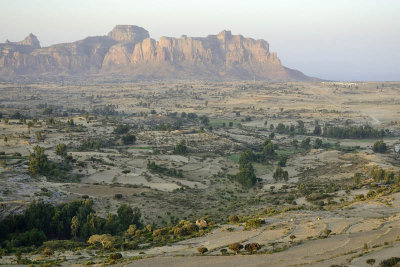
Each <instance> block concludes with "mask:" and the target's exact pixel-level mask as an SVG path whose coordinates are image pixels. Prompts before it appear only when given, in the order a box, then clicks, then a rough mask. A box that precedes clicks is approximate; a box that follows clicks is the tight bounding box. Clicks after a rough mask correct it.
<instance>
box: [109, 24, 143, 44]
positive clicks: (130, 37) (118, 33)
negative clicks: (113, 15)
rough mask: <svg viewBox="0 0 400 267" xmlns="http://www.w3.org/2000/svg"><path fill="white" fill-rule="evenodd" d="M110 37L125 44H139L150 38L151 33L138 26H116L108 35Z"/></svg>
mask: <svg viewBox="0 0 400 267" xmlns="http://www.w3.org/2000/svg"><path fill="white" fill-rule="evenodd" d="M108 37H110V38H111V39H113V40H115V41H117V42H124V43H139V42H141V41H143V40H144V39H146V38H149V37H150V35H149V32H148V31H147V30H145V29H144V28H142V27H139V26H136V25H116V26H115V27H114V29H113V30H112V31H111V32H109V33H108Z"/></svg>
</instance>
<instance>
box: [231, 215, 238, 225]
mask: <svg viewBox="0 0 400 267" xmlns="http://www.w3.org/2000/svg"><path fill="white" fill-rule="evenodd" d="M239 221H240V218H239V216H237V215H231V216H229V222H230V223H238V222H239Z"/></svg>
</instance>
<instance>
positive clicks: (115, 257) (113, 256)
mask: <svg viewBox="0 0 400 267" xmlns="http://www.w3.org/2000/svg"><path fill="white" fill-rule="evenodd" d="M108 258H109V259H110V260H119V259H121V258H122V254H121V253H118V252H115V253H111V254H110V255H109V256H108Z"/></svg>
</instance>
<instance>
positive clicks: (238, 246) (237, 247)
mask: <svg viewBox="0 0 400 267" xmlns="http://www.w3.org/2000/svg"><path fill="white" fill-rule="evenodd" d="M228 248H229V249H230V250H232V251H233V252H235V254H238V253H239V251H240V250H241V249H242V248H243V245H242V244H240V243H233V244H230V245H229V247H228Z"/></svg>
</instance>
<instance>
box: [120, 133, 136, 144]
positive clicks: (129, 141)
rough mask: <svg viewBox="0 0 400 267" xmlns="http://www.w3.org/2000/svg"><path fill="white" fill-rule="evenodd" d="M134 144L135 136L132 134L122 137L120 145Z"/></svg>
mask: <svg viewBox="0 0 400 267" xmlns="http://www.w3.org/2000/svg"><path fill="white" fill-rule="evenodd" d="M135 142H136V136H134V135H133V134H126V135H124V136H123V137H122V143H123V144H124V145H132V144H134V143H135Z"/></svg>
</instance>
